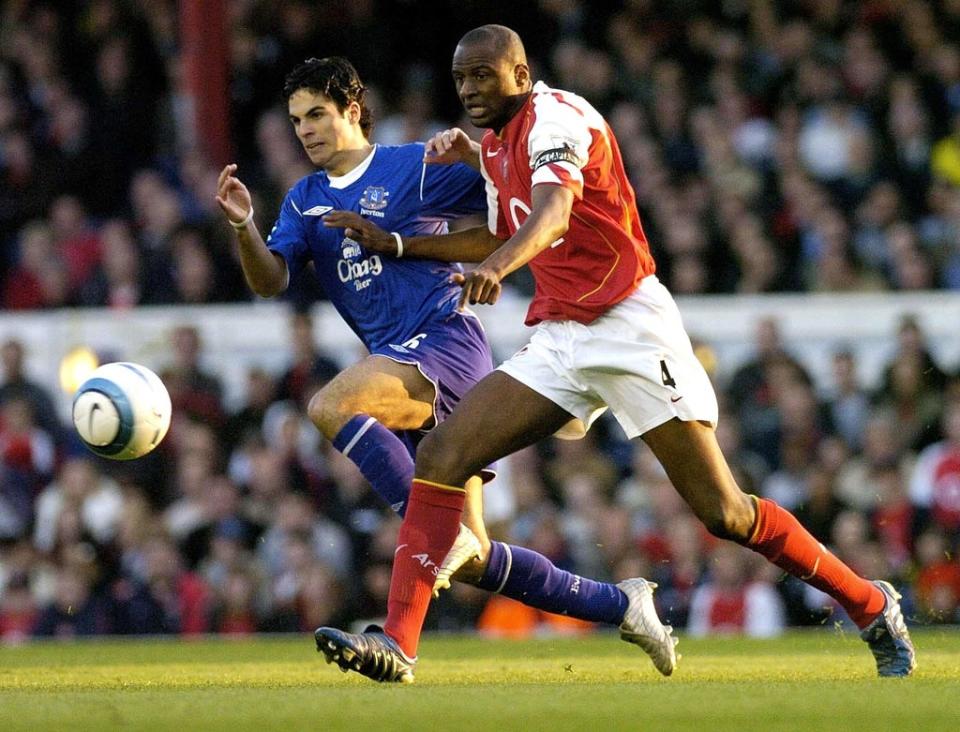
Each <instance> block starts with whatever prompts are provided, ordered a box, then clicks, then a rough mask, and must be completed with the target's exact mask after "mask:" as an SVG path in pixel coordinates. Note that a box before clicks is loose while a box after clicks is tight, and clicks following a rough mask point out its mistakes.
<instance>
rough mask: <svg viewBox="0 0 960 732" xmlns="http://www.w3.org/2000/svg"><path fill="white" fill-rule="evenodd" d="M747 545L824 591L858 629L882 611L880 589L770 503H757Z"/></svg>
mask: <svg viewBox="0 0 960 732" xmlns="http://www.w3.org/2000/svg"><path fill="white" fill-rule="evenodd" d="M747 546H748V547H750V548H751V549H753V550H754V551H755V552H757V553H759V554H762V555H763V556H765V557H766V558H767V559H769V560H770V561H771V562H773V563H774V564H776V565H777V566H778V567H780V569H783V570H786V571H787V572H789V573H790V574H792V575H793V576H794V577H799V578H800V579H802V580H803V581H804V582H807V583H809V584H811V585H813V586H814V587H816V588H817V589H818V590H823V591H824V592H826V593H827V594H828V595H830V597H832V598H833V599H835V600H836V601H837V602H839V603H840V604H841V605H842V606H843V609H844V610H846V611H847V614H848V615H849V616H850V619H851V620H853V622H855V623H856V624H857V626H858V627H860V628H865V627H866V626H867V625H869V624H870V621H871V620H873V619H874V618H875V617H876V616H877V615H879V614H880V613H881V612H883V606H884V603H885V600H884V598H883V593H882V592H881V591H880V589H879V588H878V587H877V586H876V585H875V584H873V583H872V582H868V581H867V580H865V579H863V578H862V577H859V576H858V575H857V574H856V573H855V572H854V571H853V570H852V569H850V567H848V566H847V565H846V564H844V563H843V562H841V561H840V560H839V559H837V558H836V557H835V556H834V555H833V554H832V553H831V552H829V551H827V549H826V548H825V547H824V546H823V544H821V543H820V542H819V541H817V540H816V539H814V538H813V536H811V534H810V532H809V531H807V530H806V529H805V528H803V526H801V525H800V522H799V521H797V519H796V518H794V516H793V514H791V513H790V512H788V511H785V510H783V509H782V508H780V506H778V505H777V504H776V503H774V502H773V501H769V500H767V499H766V498H760V499H758V500H757V521H756V523H755V524H754V527H753V535H752V536H751V537H750V540H749V541H748V542H747Z"/></svg>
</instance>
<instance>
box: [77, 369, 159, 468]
mask: <svg viewBox="0 0 960 732" xmlns="http://www.w3.org/2000/svg"><path fill="white" fill-rule="evenodd" d="M170 412H171V407H170V394H168V393H167V388H166V387H165V386H164V385H163V382H162V381H160V377H159V376H157V375H156V374H155V373H153V371H151V370H150V369H148V368H147V367H146V366H141V365H140V364H137V363H126V362H118V363H107V364H104V365H103V366H101V367H100V368H98V369H97V370H95V371H94V372H93V373H92V374H90V377H89V378H88V379H87V380H86V381H84V382H83V383H82V384H81V385H80V388H79V389H77V393H76V394H75V395H74V397H73V425H74V427H76V428H77V433H78V434H79V435H80V439H81V440H83V443H84V444H85V445H86V446H87V447H88V448H90V450H92V451H93V452H95V453H96V454H97V455H101V456H102V457H105V458H110V459H111V460H133V459H134V458H138V457H143V456H144V455H146V454H147V453H148V452H150V451H151V450H152V449H153V448H155V447H156V446H157V445H159V444H160V441H161V440H162V439H163V438H164V435H166V434H167V430H168V429H169V427H170Z"/></svg>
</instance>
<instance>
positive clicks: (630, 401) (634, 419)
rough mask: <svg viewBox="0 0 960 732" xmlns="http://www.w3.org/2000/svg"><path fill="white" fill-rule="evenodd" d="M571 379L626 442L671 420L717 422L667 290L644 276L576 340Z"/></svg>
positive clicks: (712, 402)
mask: <svg viewBox="0 0 960 732" xmlns="http://www.w3.org/2000/svg"><path fill="white" fill-rule="evenodd" d="M577 338H578V348H577V352H578V353H580V354H582V355H580V356H578V357H577V361H576V363H577V366H578V371H577V374H578V377H579V379H580V381H581V382H583V383H584V384H586V385H588V386H589V388H590V389H591V390H592V391H594V392H596V393H597V394H598V395H599V396H600V398H601V399H602V400H603V402H605V403H606V404H607V405H608V406H609V407H610V411H611V412H612V413H613V414H614V416H615V417H616V418H617V420H618V421H619V422H620V424H621V426H622V427H623V429H624V431H625V432H626V434H627V436H628V437H630V438H631V439H632V438H634V437H638V436H639V435H642V434H644V433H645V432H647V431H649V430H651V429H653V428H654V427H657V426H659V425H661V424H663V423H665V422H667V421H669V420H671V419H674V418H677V419H680V420H684V421H702V422H708V423H710V424H711V425H715V424H716V422H717V413H718V409H717V397H716V394H715V393H714V390H713V385H712V384H711V383H710V378H709V377H708V376H707V373H706V371H704V369H703V366H702V365H701V363H700V361H699V360H698V359H697V357H696V355H695V354H694V352H693V348H692V347H691V345H690V339H689V338H688V337H687V334H686V332H685V331H684V329H683V322H682V320H681V318H680V313H679V311H678V310H677V308H676V305H675V304H674V302H673V298H672V297H671V296H670V294H669V292H667V290H666V289H665V288H664V287H663V286H662V285H660V284H659V282H657V281H656V279H655V278H648V279H646V280H644V281H643V283H642V284H641V286H640V287H639V288H638V290H637V292H635V293H634V294H633V295H631V296H630V297H629V298H627V299H626V300H624V301H623V302H622V303H620V304H618V305H617V306H616V307H614V308H613V309H612V310H611V311H610V312H609V313H608V314H607V315H605V316H604V317H603V318H602V319H600V320H597V321H595V323H593V324H591V325H589V326H586V327H584V328H582V329H581V330H580V331H579V332H578V335H577Z"/></svg>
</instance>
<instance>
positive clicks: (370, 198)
mask: <svg viewBox="0 0 960 732" xmlns="http://www.w3.org/2000/svg"><path fill="white" fill-rule="evenodd" d="M389 197H390V192H389V191H388V190H387V189H386V188H384V187H383V186H367V187H366V188H365V189H364V191H363V196H361V198H360V207H361V208H365V209H368V210H370V211H381V210H383V209H385V208H386V207H387V199H388V198H389Z"/></svg>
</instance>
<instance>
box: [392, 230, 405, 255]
mask: <svg viewBox="0 0 960 732" xmlns="http://www.w3.org/2000/svg"><path fill="white" fill-rule="evenodd" d="M390 236H392V237H393V238H394V239H396V240H397V259H400V258H401V257H402V256H403V239H402V238H401V237H400V235H399V234H398V233H397V232H395V231H391V232H390Z"/></svg>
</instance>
